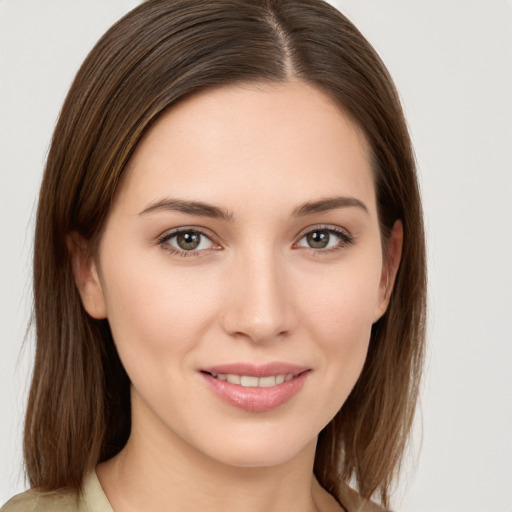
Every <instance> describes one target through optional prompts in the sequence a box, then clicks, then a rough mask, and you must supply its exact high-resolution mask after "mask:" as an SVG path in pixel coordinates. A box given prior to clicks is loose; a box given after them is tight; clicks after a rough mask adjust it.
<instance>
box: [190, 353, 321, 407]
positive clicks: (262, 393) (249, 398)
mask: <svg viewBox="0 0 512 512" xmlns="http://www.w3.org/2000/svg"><path fill="white" fill-rule="evenodd" d="M212 373H215V374H218V373H222V374H235V375H247V376H251V377H269V376H271V375H288V374H292V375H293V378H292V379H291V380H288V381H285V382H283V383H281V384H276V385H275V386H272V387H269V388H260V387H244V386H240V385H237V384H231V383H230V382H227V381H223V380H219V379H216V378H215V377H213V376H212V375H211V374H212ZM310 373H311V369H310V368H308V367H305V366H298V365H294V364H289V363H281V362H275V363H270V364H265V365H254V364H248V363H233V364H223V365H218V366H210V367H207V368H201V369H200V374H201V376H202V377H203V379H204V380H205V382H206V383H207V384H208V386H209V388H210V389H211V390H212V391H213V392H214V393H215V394H216V395H217V396H219V397H220V398H221V399H222V400H224V401H225V402H227V403H228V404H230V405H232V406H234V407H237V408H239V409H243V410H245V411H248V412H265V411H270V410H272V409H276V408H277V407H279V406H281V405H283V404H284V403H286V402H288V401H289V400H290V399H291V398H292V397H293V396H295V395H296V394H297V393H298V392H299V391H300V390H301V389H302V386H303V385H304V383H305V381H306V379H307V377H308V375H309V374H310Z"/></svg>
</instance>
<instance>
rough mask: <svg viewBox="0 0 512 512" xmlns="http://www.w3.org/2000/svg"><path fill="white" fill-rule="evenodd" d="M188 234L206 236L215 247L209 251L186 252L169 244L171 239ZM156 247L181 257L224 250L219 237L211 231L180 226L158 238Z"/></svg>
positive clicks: (197, 227)
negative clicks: (181, 234)
mask: <svg viewBox="0 0 512 512" xmlns="http://www.w3.org/2000/svg"><path fill="white" fill-rule="evenodd" d="M187 232H194V233H198V234H200V235H201V236H204V237H205V238H207V239H208V240H209V241H210V242H211V243H212V244H213V245H214V246H215V247H210V248H208V249H200V250H191V251H185V250H183V249H179V248H177V247H174V246H172V245H170V244H168V243H167V242H168V241H169V240H170V239H171V238H173V237H175V236H177V235H179V234H180V233H187ZM156 245H160V246H161V247H162V248H163V249H164V250H166V251H168V252H170V253H172V254H177V255H179V256H199V255H201V254H204V253H206V252H210V251H218V250H220V249H222V246H221V244H220V242H219V241H218V237H217V236H216V235H215V234H214V233H212V231H210V230H209V229H207V228H203V227H199V226H179V227H177V228H172V229H168V230H166V231H164V232H163V233H162V234H161V235H159V236H158V237H157V239H156Z"/></svg>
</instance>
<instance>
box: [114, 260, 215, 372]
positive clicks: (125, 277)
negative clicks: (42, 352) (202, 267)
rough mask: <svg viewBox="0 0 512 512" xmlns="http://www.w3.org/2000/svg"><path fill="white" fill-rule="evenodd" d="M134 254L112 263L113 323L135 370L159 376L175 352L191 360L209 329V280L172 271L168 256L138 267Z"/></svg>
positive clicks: (127, 364)
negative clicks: (156, 369) (193, 350)
mask: <svg viewBox="0 0 512 512" xmlns="http://www.w3.org/2000/svg"><path fill="white" fill-rule="evenodd" d="M133 261H134V260H133V258H131V257H130V255H129V254H123V255H120V256H119V257H118V258H116V260H115V263H114V262H113V261H112V262H109V261H106V262H105V264H104V273H105V275H107V273H108V276H109V279H108V283H107V286H106V288H105V296H106V302H107V308H108V321H109V324H110V328H111V330H112V335H113V337H114V340H115V343H116V346H117V348H118V351H119V354H120V357H121V360H122V361H123V364H124V365H125V368H126V370H127V372H128V373H129V374H130V369H131V367H136V370H135V371H137V372H140V371H146V372H149V373H148V375H151V374H154V369H155V368H158V367H163V366H164V365H165V363H166V362H167V363H168V361H169V359H168V358H169V356H172V359H173V361H175V362H176V363H177V364H186V363H187V359H186V355H187V353H188V352H189V351H190V350H191V349H192V348H194V346H195V344H197V342H198V340H199V339H200V338H201V335H202V333H203V332H204V331H205V330H207V329H208V326H209V324H210V319H211V318H212V315H213V304H215V301H213V300H211V296H210V295H211V294H209V293H208V289H209V283H208V281H205V280H204V279H203V280H201V281H199V280H197V279H195V278H194V276H193V275H191V274H187V273H184V272H180V271H179V270H176V269H172V268H171V267H170V266H169V265H168V264H166V261H165V257H164V258H157V259H156V261H154V262H153V264H148V263H147V262H146V263H145V264H144V265H142V264H141V265H134V263H133Z"/></svg>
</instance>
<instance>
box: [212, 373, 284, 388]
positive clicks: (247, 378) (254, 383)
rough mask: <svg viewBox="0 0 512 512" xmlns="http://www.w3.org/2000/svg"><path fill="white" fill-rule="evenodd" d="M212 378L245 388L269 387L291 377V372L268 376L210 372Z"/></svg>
mask: <svg viewBox="0 0 512 512" xmlns="http://www.w3.org/2000/svg"><path fill="white" fill-rule="evenodd" d="M210 375H211V376H212V377H213V378H214V379H219V380H224V381H227V382H230V383H231V384H236V385H238V386H243V387H246V388H271V387H273V386H276V385H277V384H282V383H283V382H288V381H289V380H291V379H293V373H287V374H283V375H269V376H268V377H255V376H252V375H236V374H233V373H227V374H226V373H211V374H210Z"/></svg>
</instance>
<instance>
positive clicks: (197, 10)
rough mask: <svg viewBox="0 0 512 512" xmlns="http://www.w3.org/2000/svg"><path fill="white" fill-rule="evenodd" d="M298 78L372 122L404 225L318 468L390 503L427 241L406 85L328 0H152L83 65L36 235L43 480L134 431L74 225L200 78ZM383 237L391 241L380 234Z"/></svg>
mask: <svg viewBox="0 0 512 512" xmlns="http://www.w3.org/2000/svg"><path fill="white" fill-rule="evenodd" d="M288 80H301V81H304V82H307V83H309V84H313V85H314V86H316V87H318V88H319V89H321V90H322V91H323V92H324V93H326V94H328V95H329V96H330V97H332V98H333V99H334V100H335V101H336V102H337V103H338V104H339V106H340V108H342V109H343V110H344V112H346V113H348V115H350V116H351V117H352V119H353V120H354V122H355V123H357V125H358V126H359V127H360V128H361V129H362V131H363V132H364V134H365V136H366V138H367V140H368V142H369V145H370V147H371V153H372V164H373V172H374V183H375V189H376V196H377V205H378V213H379V222H380V229H381V236H382V239H383V241H384V242H385V240H386V239H387V237H388V236H389V233H390V231H391V228H392V226H393V224H394V222H395V221H396V220H397V219H400V220H401V221H402V223H403V226H404V244H403V253H402V260H401V265H400V269H399V271H398V275H397V278H396V282H395V286H394V290H393V292H392V295H391V299H390V304H389V307H388V310H387V312H386V313H385V315H384V316H383V317H382V318H381V319H380V320H379V321H378V322H376V323H375V324H374V326H373V329H372V333H371V340H370V347H369V352H368V356H367V360H366V363H365V365H364V368H363V371H362V374H361V376H360V378H359V380H358V382H357V383H356V385H355V387H354V389H353V391H352V393H351V394H350V396H349V398H348V399H347V401H346V403H345V404H344V405H343V407H342V408H341V410H340V411H339V412H338V414H337V415H336V416H335V417H334V419H333V420H332V421H331V422H330V423H329V424H328V425H327V426H326V427H325V429H324V430H323V431H322V432H321V433H320V435H319V440H318V446H317V452H316V459H315V464H314V472H315V474H316V476H317V478H318V479H319V481H320V483H321V484H322V485H323V486H324V488H326V489H327V490H328V491H329V492H331V493H332V494H333V495H334V496H335V497H338V498H339V495H340V493H339V489H340V486H341V485H342V482H351V483H352V484H353V485H355V486H356V487H357V489H358V491H359V492H360V494H361V495H362V496H363V497H364V498H369V497H371V496H374V497H376V496H378V498H379V499H380V501H381V503H383V504H384V505H387V504H388V503H389V492H390V485H391V483H392V482H393V479H394V476H395V475H396V473H397V470H398V469H399V467H400V461H401V458H402V455H403V452H404V447H405V445H406V440H407V437H408V435H409V432H410V429H411V424H412V420H413V416H414V410H415V405H416V399H417V394H418V385H419V381H420V374H421V367H422V361H423V351H424V348H423V347H424V334H425V291H426V270H425V248H424V232H423V222H422V212H421V202H420V196H419V191H418V184H417V178H416V171H415V163H414V157H413V152H412V148H411V142H410V139H409V135H408V132H407V127H406V123H405V120H404V116H403V113H402V110H401V106H400V102H399V99H398V95H397V93H396V90H395V87H394V85H393V82H392V80H391V78H390V77H389V74H388V72H387V71H386V68H385V67H384V65H383V64H382V62H381V60H380V58H379V57H378V55H377V53H376V52H375V51H374V49H373V48H372V47H371V45H370V44H369V43H368V42H367V41H366V39H365V38H364V37H363V36H362V35H361V33H360V32H359V31H358V30H357V29H356V28H355V27H354V25H353V24H352V23H351V22H350V21H348V20H347V19H346V18H345V17H344V16H343V15H342V14H341V13H340V12H338V11H337V10H336V9H334V8H333V7H332V6H330V5H329V4H327V3H325V2H323V1H321V0H149V1H147V2H144V3H143V4H142V5H140V6H139V7H137V8H136V9H134V10H133V11H131V12H130V13H129V14H127V15H126V16H125V17H124V18H123V19H121V20H120V21H119V22H117V23H116V24H115V25H114V26H113V27H112V28H111V29H110V30H109V31H108V32H107V33H106V34H105V35H104V36H103V37H102V38H101V40H100V41H99V42H98V43H97V45H96V46H95V47H94V49H93V50H92V51H91V53H90V54H89V56H88V57H87V59H86V60H85V62H84V63H83V65H82V67H81V68H80V70H79V72H78V74H77V76H76V78H75V80H74V82H73V84H72V87H71V89H70V91H69V93H68V96H67V98H66V100H65V103H64V106H63V108H62V111H61V113H60V117H59V120H58V123H57V126H56V128H55V132H54V135H53V140H52V144H51V148H50V152H49V155H48V160H47V164H46V169H45V174H44V178H43V182H42V186H41V191H40V197H39V205H38V212H37V225H36V235H35V247H34V308H35V325H36V340H37V346H36V357H35V367H34V372H33V380H32V386H31V390H30V395H29V401H28V407H27V414H26V423H25V437H24V454H25V462H26V470H27V474H28V478H29V481H30V484H31V485H32V486H34V487H39V488H41V489H42V490H54V489H58V488H62V487H67V488H69V489H72V490H74V491H77V492H78V491H79V490H80V489H81V486H82V483H83V478H84V475H85V474H86V473H87V471H89V470H91V469H92V468H94V467H95V466H96V464H98V463H99V462H101V461H104V460H107V459H109V458H110V457H112V456H114V455H115V454H116V453H118V452H119V451H120V450H121V449H122V448H123V446H124V445H125V443H126V441H127V439H128V437H129V434H130V391H129V379H128V377H127V375H126V373H125V371H124V369H123V367H122V364H121V362H120V360H119V357H118V355H117V351H116V348H115V345H114V341H113V339H112V335H111V332H110V328H109V326H108V322H107V321H106V320H95V319H93V318H91V317H90V316H88V315H87V313H86V312H85V310H84V308H83V307H82V304H81V301H80V296H79V294H78V292H77V289H76V286H75V283H74V279H73V273H72V268H71V262H70V256H69V253H68V250H67V246H66V237H67V236H68V235H69V234H70V233H71V232H78V233H79V234H80V235H81V236H82V237H84V238H85V239H86V240H88V241H89V246H90V248H91V251H94V248H95V247H96V246H97V243H98V241H99V239H100V237H101V233H102V229H103V227H104V225H105V219H106V217H107V215H108V213H109V210H110V208H111V205H112V202H113V199H114V196H115V193H116V189H117V186H118V183H119V182H120V179H121V177H122V175H123V170H124V168H125V166H126V163H127V162H128V160H129V159H130V156H131V155H132V153H133V151H134V149H135V147H136V146H137V143H138V141H139V140H140V139H141V137H142V135H143V134H144V133H145V131H146V130H147V129H148V127H149V126H150V125H151V123H153V122H154V121H155V119H156V118H157V117H158V116H159V115H160V114H161V113H162V112H164V111H165V110H166V109H167V108H168V107H169V106H171V105H173V104H175V103H177V102H179V101H180V100H182V99H183V98H185V97H187V96H189V95H191V94H193V93H195V92H197V91H200V90H205V89H208V88H213V87H219V86H224V85H229V84H237V83H254V82H270V83H275V82H284V81H288ZM383 246H385V243H384V244H383Z"/></svg>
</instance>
